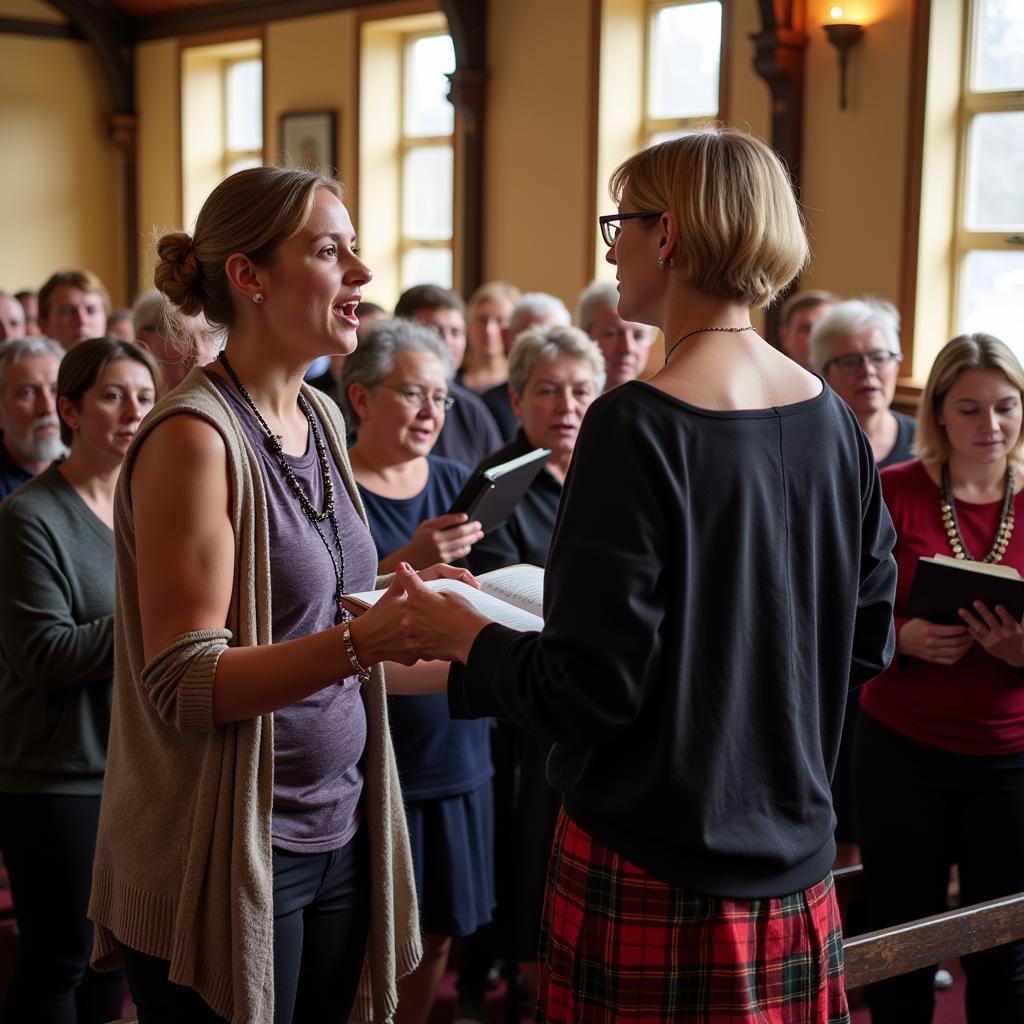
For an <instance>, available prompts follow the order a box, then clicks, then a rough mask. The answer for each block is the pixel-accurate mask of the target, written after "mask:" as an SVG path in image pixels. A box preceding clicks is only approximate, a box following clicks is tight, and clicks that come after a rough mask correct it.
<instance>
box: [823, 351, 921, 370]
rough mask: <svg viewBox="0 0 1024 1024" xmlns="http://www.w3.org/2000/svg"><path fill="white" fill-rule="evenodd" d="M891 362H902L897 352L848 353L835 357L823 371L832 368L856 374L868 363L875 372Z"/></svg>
mask: <svg viewBox="0 0 1024 1024" xmlns="http://www.w3.org/2000/svg"><path fill="white" fill-rule="evenodd" d="M893 360H895V361H896V362H897V363H900V362H902V361H903V356H901V355H900V353H899V352H889V351H887V350H886V349H879V350H878V351H877V352H850V353H848V354H847V355H845V356H836V357H835V358H834V359H830V360H829V361H828V362H827V363H826V364H825V370H826V372H827V371H828V368H829V367H830V366H834V367H835V368H836V369H837V370H840V371H842V372H843V373H857V372H858V371H859V370H860V368H861V367H862V366H863V365H864V364H865V363H870V364H871V365H872V366H873V367H874V368H875V369H876V370H884V369H885V368H886V367H887V366H888V365H889V364H890V363H891V362H892V361H893Z"/></svg>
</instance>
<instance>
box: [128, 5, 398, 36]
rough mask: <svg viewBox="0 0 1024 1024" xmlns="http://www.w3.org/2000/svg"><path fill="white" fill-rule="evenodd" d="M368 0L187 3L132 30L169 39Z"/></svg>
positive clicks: (142, 21)
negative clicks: (183, 6) (201, 4)
mask: <svg viewBox="0 0 1024 1024" xmlns="http://www.w3.org/2000/svg"><path fill="white" fill-rule="evenodd" d="M366 2H367V0H288V2H287V3H282V2H281V0H251V2H245V3H241V2H236V3H214V4H206V5H204V6H202V7H187V8H183V9H182V10H178V11H162V12H160V13H159V14H147V15H143V16H142V17H138V18H135V19H134V20H133V23H132V32H133V37H134V39H135V40H143V39H169V38H173V37H176V36H188V35H194V34H197V33H200V32H216V31H219V30H220V29H225V28H240V27H241V26H243V25H261V24H264V23H266V22H269V21H284V20H286V19H289V18H302V17H305V16H307V15H310V14H327V13H330V12H335V11H349V10H354V9H356V8H357V7H364V6H366ZM374 2H375V3H402V2H403V0H374Z"/></svg>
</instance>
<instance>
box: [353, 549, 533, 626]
mask: <svg viewBox="0 0 1024 1024" xmlns="http://www.w3.org/2000/svg"><path fill="white" fill-rule="evenodd" d="M477 582H478V583H479V584H480V589H479V590H475V589H474V588H473V587H471V586H469V585H468V584H465V583H461V582H460V581H459V580H430V581H429V582H427V584H426V586H428V587H430V589H431V590H452V591H454V592H455V593H456V594H459V595H460V596H461V597H464V598H465V599H466V600H467V601H468V602H469V603H470V604H471V605H472V606H473V607H474V608H476V609H477V611H479V612H480V614H481V615H486V616H487V617H488V618H489V619H493V620H494V621H495V622H500V623H501V624H502V625H503V626H508V627H509V628H511V629H518V630H520V631H521V632H526V631H528V630H539V629H543V627H544V620H543V618H541V616H542V614H543V607H544V570H543V569H541V568H540V566H538V565H525V564H519V565H509V566H506V567H505V568H504V569H495V570H494V571H493V572H485V573H484V574H483V575H481V576H477ZM384 593H385V592H384V591H383V590H369V591H365V592H364V593H361V594H346V595H345V600H346V601H348V602H350V603H351V604H354V605H359V606H360V607H362V608H371V607H372V606H373V605H375V604H376V603H377V602H378V601H379V600H380V599H381V598H382V597H383V596H384Z"/></svg>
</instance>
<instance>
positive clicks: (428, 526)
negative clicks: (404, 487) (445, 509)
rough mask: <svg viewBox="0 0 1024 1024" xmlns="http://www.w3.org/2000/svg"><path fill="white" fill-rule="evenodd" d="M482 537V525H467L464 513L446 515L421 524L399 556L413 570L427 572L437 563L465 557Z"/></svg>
mask: <svg viewBox="0 0 1024 1024" xmlns="http://www.w3.org/2000/svg"><path fill="white" fill-rule="evenodd" d="M483 535H484V532H483V530H481V529H480V524H479V523H477V522H472V523H469V522H466V513H465V512H453V513H447V514H445V515H443V516H436V517H435V518H434V519H425V520H424V521H423V522H422V523H420V525H419V526H418V527H417V528H416V532H415V533H414V534H413V535H412V538H411V539H410V540H409V543H408V544H406V545H405V546H404V547H403V548H402V549H401V550H400V551H398V552H396V555H397V556H398V557H399V558H400V560H402V561H406V562H408V563H409V564H410V565H411V566H412V567H413V568H414V569H425V568H426V567H427V566H428V565H433V564H434V563H435V562H455V561H457V560H458V559H460V558H465V557H466V555H468V554H469V552H470V550H471V549H472V547H473V545H474V544H475V543H476V542H477V541H478V540H480V538H481V537H483Z"/></svg>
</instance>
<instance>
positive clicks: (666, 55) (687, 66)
mask: <svg viewBox="0 0 1024 1024" xmlns="http://www.w3.org/2000/svg"><path fill="white" fill-rule="evenodd" d="M721 51H722V5H721V4H720V3H718V2H717V0H715V2H713V3H698V4H678V5H676V6H673V7H663V8H661V9H660V10H658V11H657V12H655V14H654V16H653V18H652V19H651V39H650V51H649V56H648V60H649V69H648V82H647V112H648V114H649V116H651V117H708V116H714V115H715V114H717V113H718V61H719V55H720V54H721Z"/></svg>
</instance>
